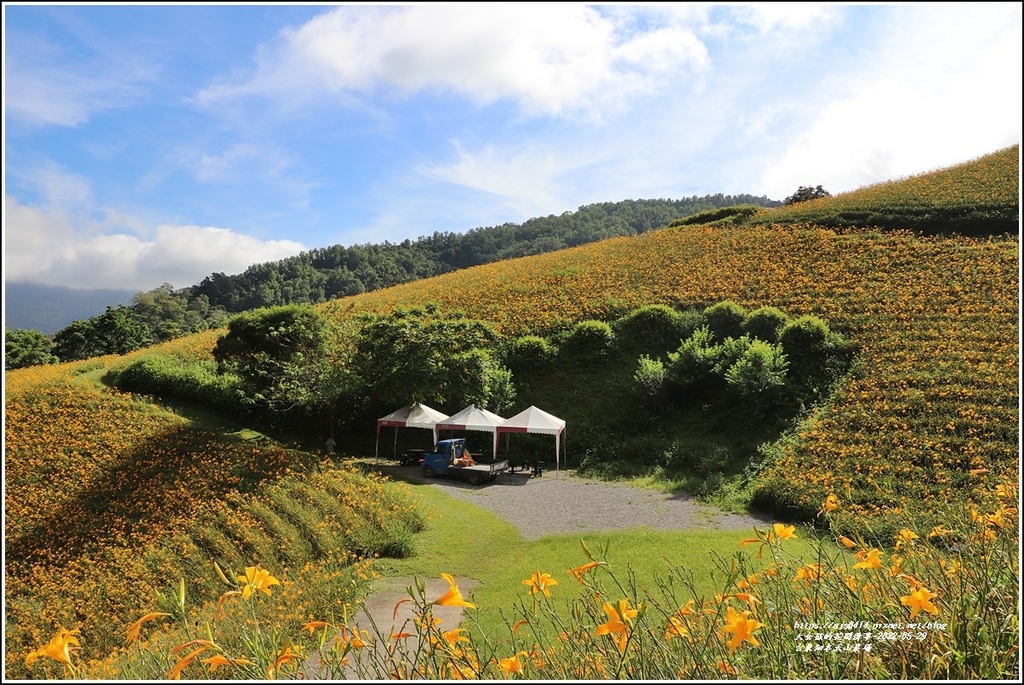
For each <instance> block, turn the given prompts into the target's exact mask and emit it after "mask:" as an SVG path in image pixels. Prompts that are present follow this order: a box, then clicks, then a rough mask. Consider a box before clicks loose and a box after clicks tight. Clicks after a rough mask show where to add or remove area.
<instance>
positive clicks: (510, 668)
mask: <svg viewBox="0 0 1024 685" xmlns="http://www.w3.org/2000/svg"><path fill="white" fill-rule="evenodd" d="M521 656H528V654H527V653H526V652H516V653H515V655H513V656H510V657H508V658H507V659H501V660H500V661H499V662H498V668H500V669H501V672H502V673H504V674H506V675H512V674H513V673H522V672H523V662H522V661H520V660H519V657H521Z"/></svg>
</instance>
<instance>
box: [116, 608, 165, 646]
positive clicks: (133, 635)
mask: <svg viewBox="0 0 1024 685" xmlns="http://www.w3.org/2000/svg"><path fill="white" fill-rule="evenodd" d="M161 616H170V614H167V613H164V612H162V611H154V612H151V613H148V614H146V615H145V616H143V617H142V618H140V619H139V620H138V621H136V622H135V623H133V624H131V625H130V626H129V627H128V637H127V638H126V640H127V644H129V645H130V644H131V643H133V642H135V641H136V640H138V639H139V631H140V630H141V628H142V624H143V623H145V622H146V621H152V620H153V619H154V618H160V617H161Z"/></svg>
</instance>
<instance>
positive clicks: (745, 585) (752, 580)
mask: <svg viewBox="0 0 1024 685" xmlns="http://www.w3.org/2000/svg"><path fill="white" fill-rule="evenodd" d="M752 585H757V574H756V573H755V574H751V575H749V576H747V577H746V578H741V579H740V580H738V581H736V587H737V588H739V589H740V590H749V589H750V587H751V586H752Z"/></svg>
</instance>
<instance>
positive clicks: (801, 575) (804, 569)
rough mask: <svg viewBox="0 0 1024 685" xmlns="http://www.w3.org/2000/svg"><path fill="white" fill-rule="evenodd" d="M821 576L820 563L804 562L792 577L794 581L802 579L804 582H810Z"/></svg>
mask: <svg viewBox="0 0 1024 685" xmlns="http://www.w3.org/2000/svg"><path fill="white" fill-rule="evenodd" d="M820 577H821V564H804V565H803V566H801V567H800V568H798V569H797V570H796V576H795V577H794V578H793V580H794V581H797V580H802V581H804V582H805V583H811V582H814V581H816V580H818V578H820Z"/></svg>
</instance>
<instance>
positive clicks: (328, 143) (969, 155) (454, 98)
mask: <svg viewBox="0 0 1024 685" xmlns="http://www.w3.org/2000/svg"><path fill="white" fill-rule="evenodd" d="M3 11H4V219H3V220H4V274H5V279H6V281H23V282H34V283H41V284H46V285H62V286H70V287H75V288H83V289H84V288H118V289H127V290H134V291H136V292H138V291H144V290H149V289H152V288H155V287H157V286H159V285H161V284H162V283H165V282H166V283H170V284H172V285H173V286H175V287H178V288H180V287H185V286H189V285H193V284H195V283H198V282H199V281H201V280H202V279H203V278H204V277H206V276H208V275H209V274H211V273H214V272H224V273H228V274H234V273H239V272H241V271H243V270H244V269H245V268H246V267H247V266H249V265H250V264H254V263H258V262H266V261H273V260H277V259H281V258H284V257H287V256H291V255H294V254H298V253H299V252H301V251H303V250H306V249H311V248H317V247H326V246H329V245H335V244H342V245H353V244H361V243H379V242H383V241H385V240H389V241H392V242H400V241H402V240H404V239H406V238H409V239H413V240H415V239H416V238H418V237H420V236H423V235H429V234H432V233H433V232H434V231H455V232H463V231H466V230H469V229H472V228H476V227H479V226H492V225H497V224H501V223H505V222H515V223H519V222H522V221H525V220H526V219H529V218H532V217H536V216H547V215H549V214H561V213H562V212H565V211H574V210H576V209H577V208H578V207H580V206H581V205H585V204H591V203H595V202H614V201H619V200H625V199H647V198H681V197H688V196H691V195H705V194H710V193H726V194H736V193H751V194H754V195H767V196H768V197H770V198H773V199H779V200H781V199H783V198H785V197H786V196H787V195H789V194H791V193H793V192H794V191H795V190H796V189H797V188H798V187H799V186H801V185H819V184H820V185H822V186H824V187H825V189H827V190H829V191H830V192H832V193H833V194H835V193H839V192H843V191H847V190H853V189H855V188H858V187H861V186H865V185H870V184H872V183H876V182H880V181H885V180H889V179H894V178H899V177H901V176H908V175H913V174H917V173H921V172H924V171H928V170H931V169H935V168H940V167H944V166H950V165H953V164H957V163H960V162H963V161H967V160H969V159H973V158H975V157H978V156H980V155H984V154H987V153H990V152H994V151H996V150H998V149H1002V148H1004V147H1007V146H1009V145H1013V144H1016V143H1019V142H1020V125H1021V86H1020V84H1021V55H1022V44H1021V4H1020V3H969V4H968V3H939V4H902V5H834V4H821V5H815V4H803V3H800V4H788V3H757V4H751V5H697V4H689V3H655V4H648V5H638V4H618V5H605V6H594V5H582V4H573V3H507V4H502V3H460V4H447V3H441V4H437V3H425V4H417V3H412V4H406V5H372V4H371V5H323V4H314V5H304V6H291V5H274V4H259V5H256V4H254V5H224V6H216V5H198V4H197V5H164V4H149V5H122V4H116V5H76V4H61V5H41V4H30V3H26V4H19V3H7V4H5V5H4V7H3Z"/></svg>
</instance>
